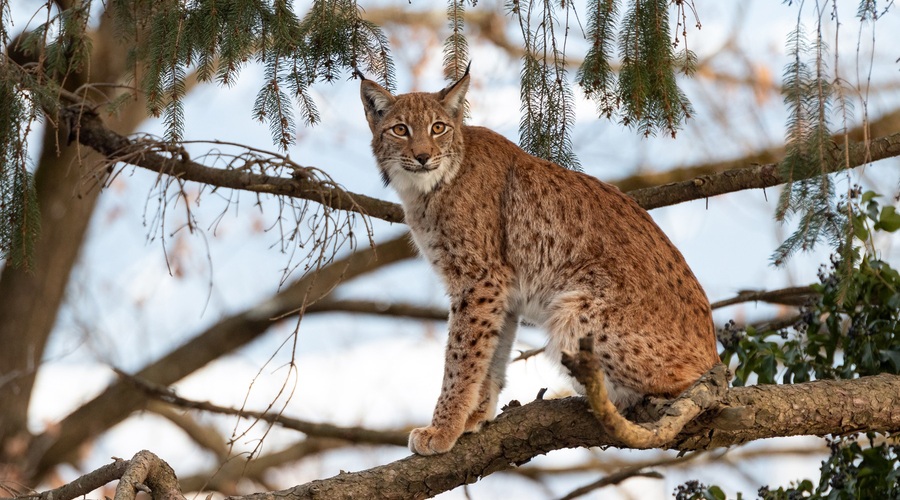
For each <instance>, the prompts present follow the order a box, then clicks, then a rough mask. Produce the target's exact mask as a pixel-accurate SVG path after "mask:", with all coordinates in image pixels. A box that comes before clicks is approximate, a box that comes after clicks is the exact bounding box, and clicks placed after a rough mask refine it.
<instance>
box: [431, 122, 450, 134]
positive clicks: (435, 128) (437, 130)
mask: <svg viewBox="0 0 900 500" xmlns="http://www.w3.org/2000/svg"><path fill="white" fill-rule="evenodd" d="M445 130H447V125H445V124H443V123H441V122H437V123H435V124H434V125H432V126H431V133H432V134H435V135H440V134H443V133H444V131H445Z"/></svg>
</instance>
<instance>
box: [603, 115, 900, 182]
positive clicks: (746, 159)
mask: <svg viewBox="0 0 900 500" xmlns="http://www.w3.org/2000/svg"><path fill="white" fill-rule="evenodd" d="M897 130H900V110H896V111H893V112H891V113H887V114H885V115H883V116H881V117H880V118H878V119H876V120H873V121H871V122H868V123H865V124H863V125H860V126H858V127H854V128H852V129H850V130H849V131H848V132H847V136H848V139H849V140H850V141H852V142H863V141H865V140H866V139H868V138H869V137H882V136H886V135H890V134H892V133H894V132H896V131H897ZM831 141H832V142H834V143H843V142H844V135H843V134H836V135H833V136H832V137H831ZM783 158H784V146H778V147H773V148H767V149H763V150H760V151H755V152H752V153H750V154H748V155H746V156H743V157H741V158H735V159H732V160H724V161H715V162H710V163H701V164H698V165H691V166H687V167H680V168H673V169H671V170H666V171H663V172H644V173H639V174H635V175H631V176H628V177H623V178H621V179H618V180H615V181H611V184H615V185H616V186H619V189H621V190H622V191H634V190H636V189H642V188H653V187H656V186H661V185H664V184H670V183H673V182H682V181H688V180H691V179H694V178H696V177H701V176H704V175H713V174H718V173H721V172H727V171H729V170H737V169H741V168H746V167H747V166H748V165H763V164H768V163H778V162H779V161H781V160H782V159H783Z"/></svg>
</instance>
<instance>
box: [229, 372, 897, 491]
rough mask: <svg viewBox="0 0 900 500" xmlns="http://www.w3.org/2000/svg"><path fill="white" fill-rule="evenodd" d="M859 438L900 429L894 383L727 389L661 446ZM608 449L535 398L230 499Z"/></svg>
mask: <svg viewBox="0 0 900 500" xmlns="http://www.w3.org/2000/svg"><path fill="white" fill-rule="evenodd" d="M643 410H644V412H649V413H652V411H653V409H652V408H649V409H648V408H643ZM639 413H640V412H639ZM644 414H645V415H646V414H647V413H644ZM860 431H874V432H897V431H900V376H894V375H878V376H874V377H866V378H861V379H857V380H840V381H830V380H829V381H817V382H809V383H805V384H795V385H766V386H754V387H738V388H733V389H730V390H728V391H727V392H726V393H725V396H724V397H723V400H722V403H721V406H720V408H719V409H718V410H714V411H712V412H710V413H707V414H704V415H701V416H700V418H698V419H697V420H696V421H694V422H692V423H691V424H689V425H688V426H687V427H685V430H684V432H682V433H681V434H679V435H678V436H677V437H676V438H675V440H674V441H673V442H672V443H670V444H669V445H668V446H667V448H671V449H678V450H699V449H704V450H707V449H713V448H719V447H725V446H732V445H736V444H741V443H746V442H749V441H754V440H757V439H763V438H770V437H779V436H797V435H807V434H809V435H817V436H824V435H828V434H843V433H853V432H860ZM615 445H616V442H615V441H614V440H613V439H611V438H610V436H609V435H607V433H606V432H605V431H604V430H603V429H602V428H601V427H600V426H599V425H597V421H596V419H594V417H593V415H591V413H590V411H589V405H588V403H587V401H586V400H585V399H584V398H566V399H557V400H539V401H533V402H531V403H529V404H527V405H525V406H521V407H516V408H511V409H508V410H506V411H505V412H504V413H502V414H501V415H500V416H499V417H498V418H497V419H496V420H495V421H493V422H491V423H490V424H488V425H486V426H485V427H484V429H482V431H481V432H479V433H476V434H467V435H464V436H463V437H462V438H461V439H460V440H459V442H458V443H457V444H456V446H455V447H454V448H453V449H452V450H451V451H450V452H449V453H446V454H443V455H435V456H430V457H423V456H411V457H408V458H405V459H402V460H399V461H396V462H393V463H390V464H387V465H383V466H380V467H375V468H373V469H368V470H364V471H360V472H354V473H342V474H339V475H337V476H334V477H332V478H329V479H323V480H319V481H313V482H310V483H307V484H303V485H299V486H295V487H293V488H289V489H286V490H281V491H276V492H269V493H257V494H253V495H247V496H243V497H232V498H234V499H238V498H239V499H241V500H291V499H306V498H312V499H320V498H321V499H341V498H348V499H349V498H381V499H393V498H397V499H401V498H402V499H406V498H426V497H430V496H434V495H436V494H438V493H441V492H443V491H447V490H450V489H453V488H455V487H457V486H460V485H463V484H467V483H473V482H475V481H477V480H478V479H479V478H481V477H484V476H486V475H488V474H491V473H493V472H497V471H500V470H504V469H509V468H511V467H513V466H514V465H517V464H521V463H524V462H527V461H529V460H530V459H531V458H533V457H535V456H538V455H543V454H545V453H547V452H549V451H552V450H556V449H561V448H575V447H590V446H615Z"/></svg>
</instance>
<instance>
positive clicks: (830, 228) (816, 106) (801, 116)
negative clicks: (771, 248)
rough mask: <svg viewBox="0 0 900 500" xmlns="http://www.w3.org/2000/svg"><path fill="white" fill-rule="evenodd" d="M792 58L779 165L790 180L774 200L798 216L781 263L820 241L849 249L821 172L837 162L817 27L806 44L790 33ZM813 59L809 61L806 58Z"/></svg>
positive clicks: (782, 217) (785, 215) (786, 215)
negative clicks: (784, 147) (783, 149)
mask: <svg viewBox="0 0 900 500" xmlns="http://www.w3.org/2000/svg"><path fill="white" fill-rule="evenodd" d="M788 52H789V54H790V55H791V61H790V62H789V63H788V64H787V66H786V67H785V71H784V87H783V93H784V103H785V106H786V107H787V110H788V116H789V118H788V127H787V152H786V155H785V159H784V160H783V161H782V162H781V163H780V164H779V169H780V172H779V173H780V174H781V175H782V176H783V177H784V178H785V179H788V183H787V185H786V186H785V187H784V189H783V190H782V192H781V197H780V199H779V200H778V207H777V209H776V213H775V217H776V219H777V220H779V221H781V222H786V221H788V220H790V219H791V218H793V217H797V219H798V228H797V230H796V231H795V232H794V233H793V234H792V235H791V236H789V237H788V238H787V239H786V240H785V241H784V243H782V244H781V246H779V247H778V249H777V250H776V251H775V254H774V255H773V257H772V258H773V261H774V263H775V264H776V265H781V264H783V263H784V262H786V260H787V259H788V258H789V257H790V256H791V255H793V254H794V253H796V252H797V251H798V250H809V249H811V248H812V247H813V246H815V244H816V243H817V242H819V241H821V240H826V241H828V242H829V243H831V244H832V245H833V246H834V247H843V248H845V249H848V250H849V248H850V247H849V246H848V245H842V243H843V242H846V241H847V238H848V236H849V232H848V230H847V228H848V225H847V218H846V216H845V215H844V214H843V213H842V212H841V211H839V210H838V209H837V205H836V203H835V201H834V200H835V190H834V183H833V181H832V179H831V177H830V176H828V175H826V174H825V172H826V171H827V170H828V169H829V168H830V167H831V166H832V163H833V162H834V161H837V160H835V159H834V158H833V157H832V155H831V148H832V144H831V135H832V132H831V111H832V110H831V108H832V105H833V101H834V94H835V91H834V88H833V83H832V81H831V79H830V77H829V76H828V66H827V62H826V57H827V52H828V47H827V46H826V44H825V42H824V41H823V40H822V35H821V31H817V34H816V36H815V38H814V39H813V40H812V42H810V41H809V40H808V39H807V37H806V34H805V30H804V28H803V27H802V26H799V25H798V26H797V28H796V29H795V30H794V31H793V32H791V34H790V35H789V37H788ZM809 58H811V61H810V60H808V59H809Z"/></svg>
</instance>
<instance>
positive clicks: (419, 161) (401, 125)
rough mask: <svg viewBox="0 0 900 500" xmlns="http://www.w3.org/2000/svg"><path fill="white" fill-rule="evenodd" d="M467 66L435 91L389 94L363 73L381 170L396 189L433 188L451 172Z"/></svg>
mask: <svg viewBox="0 0 900 500" xmlns="http://www.w3.org/2000/svg"><path fill="white" fill-rule="evenodd" d="M468 88H469V72H468V70H466V74H465V75H463V77H462V78H461V79H459V81H457V82H456V83H454V84H453V85H450V86H449V87H447V88H445V89H444V90H441V91H440V92H435V93H425V92H414V93H410V94H401V95H398V96H394V95H391V93H390V92H388V91H387V90H385V89H384V88H383V87H381V86H380V85H378V84H377V83H375V82H372V81H370V80H366V79H363V81H362V86H361V88H360V94H361V96H362V102H363V107H364V108H365V110H366V119H367V120H368V121H369V128H371V129H372V152H373V153H374V154H375V159H376V160H377V161H378V167H379V168H380V169H381V176H382V178H383V179H384V181H385V183H386V184H390V185H391V186H393V187H394V189H396V190H397V191H398V192H399V193H400V194H401V195H413V196H415V195H419V194H424V193H428V192H430V191H432V190H433V189H434V188H435V187H436V186H438V185H439V184H440V183H442V182H446V181H449V180H450V178H452V177H453V175H454V174H455V173H456V171H457V169H458V167H459V164H460V162H461V161H462V157H463V152H464V150H463V137H462V120H463V115H464V114H465V101H466V90H468Z"/></svg>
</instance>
